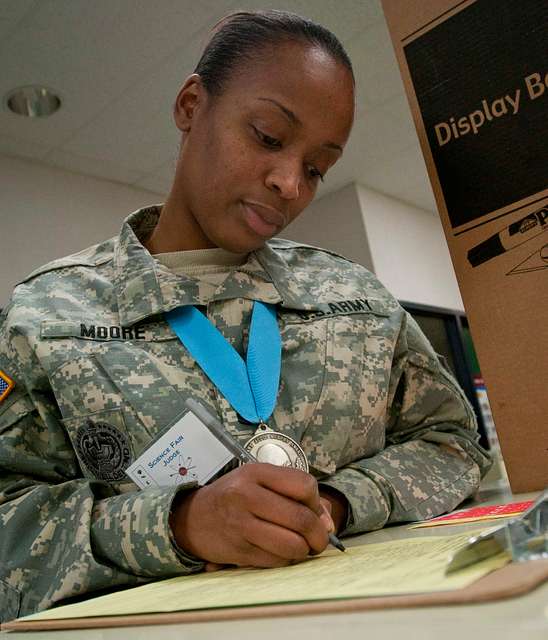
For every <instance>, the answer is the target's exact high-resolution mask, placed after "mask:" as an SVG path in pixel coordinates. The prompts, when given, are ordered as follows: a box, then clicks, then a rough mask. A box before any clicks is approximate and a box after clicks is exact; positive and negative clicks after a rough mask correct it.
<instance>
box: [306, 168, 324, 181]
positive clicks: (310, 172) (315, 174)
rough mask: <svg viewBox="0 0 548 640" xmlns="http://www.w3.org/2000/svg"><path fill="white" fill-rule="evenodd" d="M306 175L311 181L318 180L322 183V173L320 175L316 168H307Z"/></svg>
mask: <svg viewBox="0 0 548 640" xmlns="http://www.w3.org/2000/svg"><path fill="white" fill-rule="evenodd" d="M308 175H309V176H310V177H311V178H312V179H316V178H319V179H320V180H321V181H322V182H323V173H320V172H319V171H318V170H317V169H316V167H309V168H308Z"/></svg>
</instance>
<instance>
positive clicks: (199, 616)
mask: <svg viewBox="0 0 548 640" xmlns="http://www.w3.org/2000/svg"><path fill="white" fill-rule="evenodd" d="M546 580H548V560H534V561H529V562H519V563H511V564H508V565H506V566H505V567H503V568H501V569H498V570H496V571H494V572H492V573H490V574H488V575H486V576H484V577H483V578H480V579H479V580H477V581H476V582H474V583H473V584H471V585H470V586H468V587H466V588H464V589H456V590H454V591H442V592H437V593H421V594H412V595H398V596H382V597H367V598H354V599H349V600H322V601H315V602H305V603H303V602H297V603H291V604H273V605H259V606H246V607H231V608H225V609H208V610H200V611H184V612H173V613H152V614H139V615H131V616H108V617H106V616H105V617H97V618H78V619H71V620H48V621H46V620H43V621H35V622H30V621H17V620H14V621H11V622H6V623H4V624H2V626H1V630H2V631H48V630H64V629H98V628H107V627H113V628H114V627H133V626H144V625H160V624H184V623H193V622H218V621H223V620H250V619H256V618H279V617H288V616H299V615H319V614H322V613H351V612H357V611H368V610H378V609H396V608H411V607H433V606H442V605H458V604H477V603H481V602H491V601H494V600H503V599H507V598H514V597H517V596H520V595H524V594H526V593H528V592H530V591H532V590H533V589H535V588H536V587H538V586H539V585H541V584H542V583H543V582H545V581H546Z"/></svg>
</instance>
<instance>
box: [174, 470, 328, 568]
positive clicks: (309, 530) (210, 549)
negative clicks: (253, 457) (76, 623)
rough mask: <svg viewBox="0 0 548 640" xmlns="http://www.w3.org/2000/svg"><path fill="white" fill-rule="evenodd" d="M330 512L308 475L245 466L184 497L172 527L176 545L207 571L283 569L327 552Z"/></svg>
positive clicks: (182, 495) (315, 484) (302, 472)
mask: <svg viewBox="0 0 548 640" xmlns="http://www.w3.org/2000/svg"><path fill="white" fill-rule="evenodd" d="M329 507H330V505H329V504H328V502H327V501H326V500H324V499H323V498H320V495H319V492H318V484H317V482H316V480H315V479H314V478H313V477H312V476H311V475H310V474H308V473H305V472H304V471H300V470H298V469H291V468H287V467H277V466H274V465H270V464H265V463H262V464H247V465H245V466H243V467H239V468H238V469H235V470H233V471H231V472H230V473H227V474H226V475H224V476H222V477H221V478H219V479H218V480H216V481H215V482H213V483H211V484H210V485H206V486H205V487H201V488H200V489H197V490H196V491H194V492H192V493H191V494H188V495H187V494H184V493H183V494H181V501H180V502H179V503H178V504H176V505H175V507H174V509H173V511H172V514H171V519H170V524H171V527H172V530H173V533H174V536H175V541H176V542H177V544H178V545H179V546H180V547H181V548H183V549H185V551H188V552H189V553H191V554H192V555H194V556H196V557H198V558H202V559H203V560H206V561H207V563H208V565H207V567H206V568H208V569H209V570H214V569H216V568H218V567H217V565H223V564H233V565H238V566H254V567H281V566H285V565H288V564H291V563H293V562H295V561H299V560H304V559H305V558H306V557H307V556H308V555H310V554H311V553H313V554H314V553H320V552H321V551H323V550H324V549H325V547H326V546H327V544H328V542H329V540H328V535H327V534H328V533H329V532H330V531H334V529H335V527H334V524H333V520H332V519H331V516H330V511H329Z"/></svg>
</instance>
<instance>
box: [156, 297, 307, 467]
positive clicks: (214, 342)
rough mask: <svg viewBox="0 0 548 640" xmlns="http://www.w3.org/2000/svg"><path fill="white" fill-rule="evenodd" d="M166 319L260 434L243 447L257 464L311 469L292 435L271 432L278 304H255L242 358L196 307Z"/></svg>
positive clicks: (277, 368)
mask: <svg viewBox="0 0 548 640" xmlns="http://www.w3.org/2000/svg"><path fill="white" fill-rule="evenodd" d="M166 319H167V322H168V323H169V325H170V327H171V328H172V330H173V331H174V332H175V334H176V335H177V337H178V338H179V340H180V341H181V342H182V343H183V345H184V346H185V347H186V348H187V350H188V351H189V353H190V354H191V355H192V357H193V358H194V359H195V360H196V362H197V363H198V364H199V365H200V367H201V368H202V370H203V371H204V373H205V374H206V375H207V377H208V378H209V379H210V380H211V382H212V383H213V384H214V385H215V386H216V387H217V388H218V389H219V391H220V392H221V393H222V394H223V396H224V397H225V398H226V399H227V400H228V402H229V403H230V404H231V406H232V407H233V408H234V409H235V410H236V411H237V412H238V413H239V414H240V415H241V416H242V417H243V418H244V419H245V420H247V421H248V422H251V423H253V424H257V425H258V430H257V433H256V434H255V435H254V436H253V437H252V438H251V439H250V440H249V441H248V442H247V443H246V444H245V445H244V448H245V449H246V450H247V451H249V452H250V453H253V455H254V456H255V457H256V458H257V460H258V461H259V462H269V463H270V464H276V465H279V466H286V467H294V468H296V469H302V470H304V471H308V461H307V459H306V455H305V453H304V451H303V450H302V449H301V447H300V446H299V445H298V444H297V442H295V440H293V439H292V438H290V437H289V436H286V435H285V434H283V433H278V432H276V431H272V430H271V429H270V428H269V427H268V425H267V422H268V419H269V418H270V416H271V415H272V412H273V411H274V407H275V405H276V397H277V395H278V387H279V384H280V369H281V357H282V355H281V354H282V348H281V336H280V329H279V327H278V320H277V318H276V309H275V307H274V305H271V304H266V303H263V302H259V301H256V302H255V303H254V304H253V313H252V316H251V327H250V330H249V344H248V349H247V355H246V360H245V361H244V360H243V358H242V357H241V356H240V354H239V353H238V352H237V351H236V350H235V349H234V347H233V346H232V345H231V344H230V343H229V342H228V341H227V340H226V338H225V337H224V336H223V335H222V334H221V332H220V331H219V330H218V329H217V328H216V327H215V326H214V325H213V324H212V323H211V322H210V321H209V320H208V319H207V318H206V316H205V315H204V314H202V313H201V312H200V311H199V310H198V309H196V308H195V307H193V306H185V307H179V308H178V309H174V310H173V311H170V312H169V313H167V314H166Z"/></svg>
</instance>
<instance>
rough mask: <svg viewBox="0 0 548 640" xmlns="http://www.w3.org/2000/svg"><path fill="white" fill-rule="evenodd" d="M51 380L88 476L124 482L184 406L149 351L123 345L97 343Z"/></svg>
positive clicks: (66, 425) (57, 372)
mask: <svg viewBox="0 0 548 640" xmlns="http://www.w3.org/2000/svg"><path fill="white" fill-rule="evenodd" d="M50 383H51V386H52V389H53V391H54V393H55V396H56V399H57V403H58V405H59V409H60V411H61V414H62V416H63V424H64V425H65V428H66V430H67V432H68V435H69V437H70V439H71V441H72V444H73V446H74V449H75V451H76V453H77V455H78V458H79V460H80V463H81V466H82V469H83V471H84V473H85V475H86V476H87V477H91V478H97V479H101V480H106V481H108V482H115V483H116V482H122V481H124V480H126V476H125V473H124V471H125V469H126V468H127V467H128V466H129V465H130V464H131V463H132V462H133V460H134V459H135V457H136V456H139V455H140V453H141V452H142V451H143V450H144V449H145V448H146V447H147V446H148V445H150V442H151V441H152V440H153V439H154V438H155V436H156V435H157V434H158V433H159V432H160V431H161V430H162V429H163V428H164V427H165V426H166V425H167V424H169V423H170V422H171V421H173V419H174V418H175V417H176V416H178V415H179V414H180V413H181V411H182V409H183V406H184V405H183V402H184V399H183V398H182V397H181V395H180V394H179V393H177V391H176V390H175V389H174V388H173V386H172V385H171V383H170V382H168V381H167V380H166V378H165V377H164V376H163V375H162V373H161V372H160V371H159V369H158V367H157V366H156V365H155V363H154V359H153V358H151V357H150V356H149V354H148V353H147V352H146V350H144V349H141V348H137V347H135V346H134V345H131V346H130V345H127V344H124V343H114V342H112V343H109V344H102V345H97V348H96V349H95V350H94V352H93V353H89V352H88V353H87V354H85V355H81V356H78V357H76V358H74V359H72V360H71V361H70V362H67V363H65V364H63V365H61V366H60V367H58V368H57V369H56V370H55V371H54V372H53V374H52V375H51V376H50ZM108 460H110V461H111V462H108Z"/></svg>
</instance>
